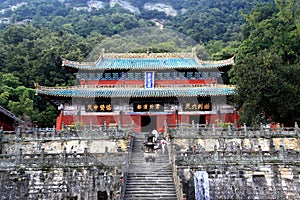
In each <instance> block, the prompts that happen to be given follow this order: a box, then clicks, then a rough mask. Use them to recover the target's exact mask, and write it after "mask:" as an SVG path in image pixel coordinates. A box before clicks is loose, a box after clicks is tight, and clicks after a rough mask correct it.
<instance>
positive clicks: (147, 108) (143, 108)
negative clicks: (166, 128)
mask: <svg viewBox="0 0 300 200" xmlns="http://www.w3.org/2000/svg"><path fill="white" fill-rule="evenodd" d="M133 111H134V112H163V111H164V103H162V102H154V103H153V102H143V103H133Z"/></svg>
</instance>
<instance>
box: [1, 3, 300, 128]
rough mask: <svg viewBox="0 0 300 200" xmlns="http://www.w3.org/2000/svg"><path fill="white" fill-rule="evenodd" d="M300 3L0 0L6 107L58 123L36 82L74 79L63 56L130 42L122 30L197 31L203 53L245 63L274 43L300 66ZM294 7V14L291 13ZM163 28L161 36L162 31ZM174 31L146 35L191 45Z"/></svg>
mask: <svg viewBox="0 0 300 200" xmlns="http://www.w3.org/2000/svg"><path fill="white" fill-rule="evenodd" d="M269 2H270V3H269ZM256 5H259V6H257V7H255V6H256ZM297 6H299V2H298V1H297V0H286V1H284V0H276V2H274V1H273V0H252V1H246V0H214V1H210V0H181V1H178V0H177V1H176V0H141V1H135V0H126V1H125V0H102V1H86V0H7V1H1V2H0V22H1V23H0V24H1V25H0V45H1V48H0V68H1V69H0V84H1V88H0V105H2V106H4V107H6V108H8V109H9V110H11V111H12V112H14V113H16V114H17V115H19V116H21V117H22V116H23V117H25V116H29V117H27V118H30V120H31V121H36V120H38V119H39V120H38V121H39V125H40V126H52V125H53V124H54V120H55V118H54V116H56V114H57V113H55V112H57V111H56V110H57V109H56V108H53V107H51V106H50V105H46V103H45V102H44V101H43V100H42V99H40V98H39V97H36V96H34V90H33V88H34V83H39V84H40V85H45V86H55V85H73V84H74V83H73V77H72V76H71V75H70V74H69V73H68V72H67V71H66V70H65V69H63V68H62V67H61V56H63V57H65V58H67V59H70V60H79V61H84V60H86V59H87V58H88V57H89V56H90V53H91V52H92V51H93V50H95V49H96V46H97V45H99V44H100V45H107V46H109V45H110V44H112V43H115V42H121V41H123V43H122V45H124V38H123V35H122V33H126V31H131V30H136V29H143V28H144V29H146V28H149V27H156V26H158V27H160V28H164V29H163V30H165V29H169V30H174V31H175V32H177V33H178V34H177V35H180V34H183V35H186V36H189V37H191V39H193V40H194V42H196V43H198V44H200V45H201V48H200V52H201V53H200V54H201V56H203V58H205V56H207V55H208V54H209V55H210V56H212V57H213V58H214V59H225V58H228V57H231V56H232V55H233V54H234V53H238V55H242V56H238V60H237V61H238V63H240V64H241V65H242V66H245V68H247V69H248V68H251V67H252V66H249V65H244V64H243V63H244V62H245V60H244V58H247V57H248V56H250V55H253V56H254V57H255V56H257V54H258V53H259V52H258V51H259V50H263V49H267V50H265V51H269V48H271V47H272V49H275V50H276V52H277V54H278V56H279V57H282V59H283V60H282V62H283V63H285V64H286V63H289V64H290V63H292V64H293V66H296V65H297V63H298V62H299V60H297V57H298V56H299V54H298V53H299V52H298V51H299V49H300V48H298V46H297V42H298V40H297V39H295V38H297V36H299V35H297V34H299V32H297V31H295V30H299V19H298V21H297V20H296V18H297V17H298V14H299V13H298V10H299V7H297ZM253 8H255V10H254V11H252V9H253ZM282 10H284V12H283V11H282ZM291 10H293V12H294V14H293V15H294V16H292V17H286V16H285V15H287V13H289V12H290V11H291ZM295 10H296V11H295ZM273 18H276V20H277V21H276V20H275V19H273ZM294 19H295V20H294ZM264 20H266V21H267V22H268V23H267V22H266V21H264ZM270 20H271V21H272V20H273V21H272V22H269V21H270ZM280 20H283V21H280ZM284 20H286V21H287V22H285V21H284ZM260 23H262V24H260ZM282 24H283V25H282ZM264 25H266V27H264ZM279 25H280V26H279ZM243 26H244V28H243V29H242V27H243ZM272 26H274V27H278V28H277V29H276V28H273V29H272ZM297 28H298V29H297ZM158 31H159V30H158ZM158 31H157V32H155V34H156V35H159V36H161V35H163V34H162V33H160V32H158ZM162 32H164V31H162ZM277 34H278V37H277ZM167 35H169V36H163V37H164V38H165V41H163V42H162V41H159V40H158V41H154V40H155V38H153V34H152V35H151V36H150V34H144V35H143V40H147V41H148V43H145V44H146V45H147V46H148V45H149V46H151V42H149V41H153V45H156V47H158V48H159V49H163V50H164V51H178V50H180V48H185V46H184V45H182V46H181V47H179V46H176V45H177V43H176V42H174V38H175V39H176V41H181V39H178V37H177V36H174V35H172V34H167ZM271 36H272V37H271ZM111 38H112V39H113V41H111V40H110V39H111ZM131 39H132V41H130V37H128V38H126V43H125V44H126V45H128V46H134V45H135V43H134V42H135V41H133V37H131ZM172 39H173V41H172ZM254 41H257V42H254ZM287 41H292V42H289V43H288V42H287ZM155 42H156V43H155ZM273 43H274V44H273ZM298 44H299V43H298ZM122 45H120V46H119V47H121V46H122ZM293 45H294V46H293ZM246 47H247V48H246ZM139 48H140V47H139ZM256 48H257V49H256ZM201 49H202V50H201ZM291 49H292V50H291ZM118 50H120V49H117V48H114V49H113V50H112V51H118ZM249 52H251V53H250V54H248V53H249ZM260 53H262V52H260ZM206 54H207V55H206ZM292 58H293V59H292ZM291 61H293V62H291ZM289 64H286V65H288V66H287V68H288V67H290V65H289ZM258 65H260V64H258ZM245 68H244V67H241V69H245ZM296 68H297V67H296ZM246 71H247V70H246ZM240 73H241V72H240V71H239V70H238V68H237V67H236V69H234V70H233V71H232V76H233V78H232V80H234V81H235V82H236V83H238V84H241V83H242V82H240V80H241V79H240V78H237V75H238V76H239V77H243V76H244V75H243V74H240ZM285 73H287V72H285ZM245 76H246V75H245ZM296 80H298V79H296ZM225 82H226V81H225ZM287 85H289V84H287ZM240 89H243V87H240ZM243 90H244V89H243ZM241 91H242V90H241ZM242 93H244V92H241V93H240V94H242ZM240 97H242V95H240ZM245 98H246V97H243V98H240V99H239V100H238V101H237V103H236V104H237V107H239V106H244V107H247V106H245V105H244V101H245ZM269 105H270V104H268V106H269ZM24 107H26V109H21V108H24ZM255 112H256V111H255ZM272 118H276V117H274V116H272ZM41 119H43V120H41ZM279 119H282V118H279Z"/></svg>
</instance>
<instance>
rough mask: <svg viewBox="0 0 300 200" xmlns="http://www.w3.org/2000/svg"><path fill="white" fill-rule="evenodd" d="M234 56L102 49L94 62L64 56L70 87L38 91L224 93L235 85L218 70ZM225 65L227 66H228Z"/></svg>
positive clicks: (86, 95)
mask: <svg viewBox="0 0 300 200" xmlns="http://www.w3.org/2000/svg"><path fill="white" fill-rule="evenodd" d="M234 57H235V56H233V57H231V58H229V59H227V60H220V61H212V60H211V61H203V60H201V59H199V58H198V57H197V56H196V54H194V53H103V52H101V54H100V56H99V58H98V60H97V61H95V62H77V61H70V60H66V59H63V62H62V66H63V67H66V68H67V69H69V71H70V72H71V73H73V74H74V75H75V76H76V83H75V86H72V87H42V86H38V87H37V90H36V92H37V95H41V96H47V97H50V98H52V99H54V98H56V97H59V98H73V97H80V98H81V97H83V98H114V97H136V98H144V97H153V98H157V97H161V98H165V97H201V96H202V97H205V96H226V95H232V94H234V92H235V88H234V86H231V85H224V84H222V77H221V74H222V73H223V71H224V68H225V67H226V66H231V65H233V64H234ZM227 69H228V68H227Z"/></svg>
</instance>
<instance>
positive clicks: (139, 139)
mask: <svg viewBox="0 0 300 200" xmlns="http://www.w3.org/2000/svg"><path fill="white" fill-rule="evenodd" d="M143 142H145V134H144V133H139V134H136V137H135V138H134V142H133V151H132V156H131V160H130V165H129V172H128V177H127V183H126V191H125V200H135V199H139V200H147V199H151V200H154V199H163V200H176V199H177V198H176V192H175V186H174V182H173V176H172V168H171V165H170V163H169V158H168V153H167V152H165V153H162V152H161V149H159V150H157V152H156V159H155V162H146V161H145V158H144V156H145V154H148V153H144V152H143V151H142V148H143V146H144V145H143ZM154 154H155V153H153V154H152V155H154ZM148 155H149V154H148Z"/></svg>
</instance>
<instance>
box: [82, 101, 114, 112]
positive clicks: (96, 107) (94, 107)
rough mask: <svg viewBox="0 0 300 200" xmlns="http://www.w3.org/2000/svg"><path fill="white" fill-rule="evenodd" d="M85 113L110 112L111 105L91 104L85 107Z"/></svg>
mask: <svg viewBox="0 0 300 200" xmlns="http://www.w3.org/2000/svg"><path fill="white" fill-rule="evenodd" d="M85 111H86V112H112V111H113V109H112V105H111V104H110V103H91V104H86V105H85Z"/></svg>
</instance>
